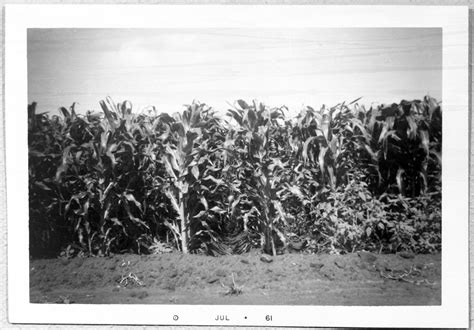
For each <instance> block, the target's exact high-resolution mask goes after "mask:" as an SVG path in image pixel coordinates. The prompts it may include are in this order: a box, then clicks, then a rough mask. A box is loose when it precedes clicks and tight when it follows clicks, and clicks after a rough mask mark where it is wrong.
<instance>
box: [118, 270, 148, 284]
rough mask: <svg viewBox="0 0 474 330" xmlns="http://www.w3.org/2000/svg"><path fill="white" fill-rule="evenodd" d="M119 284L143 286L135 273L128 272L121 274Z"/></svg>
mask: <svg viewBox="0 0 474 330" xmlns="http://www.w3.org/2000/svg"><path fill="white" fill-rule="evenodd" d="M119 284H120V285H123V286H124V287H127V286H129V285H135V286H143V282H142V281H140V280H139V279H138V277H137V275H135V274H133V273H129V274H128V275H122V278H121V279H120V281H119Z"/></svg>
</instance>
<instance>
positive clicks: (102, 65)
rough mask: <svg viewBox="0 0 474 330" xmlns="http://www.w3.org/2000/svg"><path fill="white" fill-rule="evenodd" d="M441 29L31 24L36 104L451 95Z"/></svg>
mask: <svg viewBox="0 0 474 330" xmlns="http://www.w3.org/2000/svg"><path fill="white" fill-rule="evenodd" d="M441 56H442V33H441V29H438V28H428V29H422V28H390V29H387V28H385V29H383V28H370V29H368V28H364V29H362V28H357V29H356V28H351V29H328V28H324V29H323V28H307V29H256V28H248V29H242V28H239V29H149V30H143V29H29V30H28V102H30V103H31V102H32V101H36V102H38V110H39V111H41V112H42V111H53V112H55V111H56V110H57V109H58V108H59V107H60V106H66V107H68V106H70V105H71V104H72V103H73V102H78V103H79V106H78V108H79V109H80V111H81V112H85V111H86V110H99V101H100V100H101V99H104V98H105V97H106V96H111V97H112V98H113V99H114V100H115V101H116V102H119V101H123V100H126V99H127V100H130V101H131V102H132V103H133V105H134V107H136V108H137V110H139V108H141V107H144V106H146V105H155V106H157V107H158V109H159V110H160V111H166V112H175V111H178V110H181V109H182V105H183V104H189V103H191V102H192V101H193V100H198V101H201V102H205V103H207V104H209V105H211V106H213V107H214V108H216V109H218V110H226V109H228V108H229V106H228V103H227V102H229V103H233V102H234V101H235V100H237V99H245V100H247V101H251V100H252V99H257V100H259V101H262V102H264V103H265V104H267V105H270V106H281V105H286V106H288V107H289V108H290V110H291V112H296V111H299V110H300V109H301V107H302V106H303V105H311V106H313V107H319V106H320V105H321V104H327V105H334V104H336V103H339V102H342V101H352V100H353V99H356V98H358V97H363V98H362V100H361V101H360V102H361V103H364V104H368V105H370V104H371V103H373V102H374V103H387V102H398V101H400V100H401V99H414V98H422V97H423V96H424V95H426V94H429V95H431V96H433V97H436V98H437V99H439V100H440V99H441V72H442V70H441V68H442V59H441Z"/></svg>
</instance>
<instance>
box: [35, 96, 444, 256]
mask: <svg viewBox="0 0 474 330" xmlns="http://www.w3.org/2000/svg"><path fill="white" fill-rule="evenodd" d="M100 106H101V110H102V112H100V113H99V112H90V111H89V112H87V113H86V114H84V115H81V114H78V113H76V111H75V104H73V105H72V106H71V107H70V108H68V109H66V108H60V113H59V114H58V115H49V114H47V113H46V114H45V113H43V114H37V113H36V104H35V103H33V104H31V105H29V106H28V147H29V216H30V218H29V232H30V234H29V235H30V254H31V255H32V256H35V257H43V256H58V255H59V254H60V253H67V254H71V255H77V254H83V255H109V254H112V253H122V252H135V253H152V251H157V250H159V249H160V247H161V248H166V249H171V250H179V251H181V252H182V253H204V254H209V255H219V254H238V253H243V252H246V251H248V250H250V249H251V248H259V249H261V250H262V251H263V252H265V253H268V254H272V255H276V254H279V253H285V252H287V251H290V250H291V249H292V247H294V246H299V248H298V250H304V251H306V252H308V253H348V252H354V251H359V250H367V251H377V252H381V253H391V252H397V251H404V250H406V251H413V252H416V253H428V252H434V251H439V250H440V249H441V164H442V163H441V152H442V150H441V146H442V110H441V107H440V104H439V103H438V102H437V101H436V100H434V99H433V98H430V97H428V96H427V97H424V98H423V100H415V101H401V102H400V103H399V104H392V105H390V106H379V107H375V108H370V109H367V108H365V107H364V106H360V105H358V103H357V100H356V101H354V102H352V103H350V104H345V103H342V104H338V105H336V106H334V107H331V108H329V107H322V108H321V109H319V110H316V109H313V108H311V107H306V108H304V109H302V111H301V112H300V113H299V114H298V115H297V116H296V117H294V118H290V117H289V116H288V115H287V113H288V110H287V109H286V108H285V107H280V108H270V107H268V106H265V105H264V104H261V103H257V102H252V103H246V102H245V101H243V100H239V101H237V102H236V103H235V107H234V108H232V109H229V110H228V111H227V113H226V114H225V115H222V114H219V113H216V112H214V111H213V109H212V108H210V107H209V106H207V105H206V104H199V103H193V104H191V105H189V106H186V107H185V109H184V110H183V111H182V112H180V113H174V114H168V113H159V112H158V111H157V110H156V109H155V108H153V107H150V108H148V109H146V110H144V111H143V112H142V113H134V112H133V111H132V104H131V103H130V102H128V101H126V102H123V103H119V104H116V103H114V102H113V101H112V100H111V99H110V98H107V99H106V100H104V101H101V102H100Z"/></svg>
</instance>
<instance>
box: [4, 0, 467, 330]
mask: <svg viewBox="0 0 474 330" xmlns="http://www.w3.org/2000/svg"><path fill="white" fill-rule="evenodd" d="M5 7H6V10H5V140H6V179H7V191H8V195H7V214H8V217H7V224H8V240H7V244H8V291H7V292H8V316H9V321H10V322H12V323H51V324H62V323H68V324H169V325H177V326H182V325H219V326H223V325H234V326H236V325H239V326H298V327H300V326H324V327H334V326H339V327H349V326H354V327H374V326H377V327H468V326H469V286H468V283H469V282H468V281H469V278H468V259H469V254H468V233H469V230H468V219H469V213H468V212H469V207H468V205H469V194H468V187H469V186H468V185H469V174H468V169H469V167H468V160H469V145H468V141H469V117H468V109H469V104H468V96H469V86H468V7H461V6H317V5H271V6H270V5H6V6H5ZM249 26H252V27H255V28H271V27H278V28H285V27H288V28H296V27H300V28H301V27H328V28H329V27H331V28H337V27H341V28H342V27H344V28H351V27H353V28H357V27H373V28H377V27H380V28H381V27H392V28H393V27H407V28H408V27H410V28H416V27H420V28H426V27H433V28H442V31H443V52H442V61H443V70H442V95H443V96H442V107H443V165H442V166H443V172H442V181H443V187H442V196H443V201H442V304H441V305H440V306H394V307H392V306H370V307H354V306H273V305H268V306H242V305H238V306H235V305H233V306H224V305H119V304H117V305H98V304H90V305H79V304H77V305H75V304H71V305H59V304H31V303H30V302H29V301H30V295H29V288H30V283H29V253H28V244H29V241H28V146H27V135H28V134H27V112H26V105H27V103H28V99H27V86H28V84H27V29H28V28H192V27H195V28H212V27H215V28H224V27H228V28H230V27H233V28H238V27H249ZM218 314H219V315H227V316H228V319H230V321H227V322H225V321H215V320H214V319H215V317H216V315H218ZM174 315H178V320H177V321H175V320H174V319H173V316H174ZM266 315H272V316H273V317H272V321H267V320H266V319H265V316H266ZM244 316H247V318H246V319H244Z"/></svg>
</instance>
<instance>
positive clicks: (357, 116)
mask: <svg viewBox="0 0 474 330" xmlns="http://www.w3.org/2000/svg"><path fill="white" fill-rule="evenodd" d="M184 7H186V6H184ZM244 7H245V6H244ZM201 8H202V7H201ZM244 9H245V8H244ZM438 9H439V15H441V14H442V13H443V11H442V9H441V8H438ZM173 10H175V11H173V12H179V9H176V8H174V9H173ZM183 10H186V9H183ZM260 11H262V12H263V11H265V9H264V8H263V9H262V8H260ZM280 13H281V12H280ZM434 13H436V11H434ZM453 13H454V11H453ZM222 14H224V13H222ZM220 15H221V14H220V13H219V10H216V16H220ZM433 16H434V17H437V16H436V15H433ZM454 16H455V15H454ZM296 17H297V16H296ZM294 19H297V18H294ZM428 19H429V18H428ZM466 24H467V21H466ZM105 25H106V26H104V27H100V26H96V27H94V26H77V27H74V26H64V25H63V26H61V25H59V26H57V27H47V26H41V25H36V26H35V25H33V24H32V26H28V27H27V28H26V29H25V30H24V37H25V39H26V40H24V41H25V43H26V44H24V45H23V47H24V48H23V50H24V51H26V63H25V64H26V67H24V71H23V72H25V73H26V77H25V78H26V79H25V80H24V81H25V83H26V84H24V86H25V87H26V91H25V92H26V94H25V95H26V98H27V100H26V102H25V103H24V104H23V108H24V111H23V112H24V114H23V115H22V116H21V119H22V120H24V121H25V122H24V123H23V127H24V131H23V132H21V135H22V141H23V142H25V143H27V145H26V146H25V149H24V150H25V151H24V152H23V151H22V152H23V153H24V154H25V156H24V158H23V159H26V162H24V163H23V164H22V166H21V169H22V171H25V169H26V172H25V173H22V174H21V175H22V177H24V178H26V180H24V181H23V182H25V181H26V182H25V183H26V187H25V188H23V190H22V191H23V192H26V193H27V195H26V196H23V200H24V201H27V205H26V204H24V205H23V209H24V211H23V214H26V215H27V219H24V221H25V222H24V225H23V227H22V228H26V229H27V232H24V233H23V234H22V235H23V236H24V237H23V240H24V241H25V242H26V245H27V247H26V249H25V250H24V251H25V252H26V253H27V256H25V259H27V264H28V266H27V273H26V274H25V275H24V276H25V278H26V279H27V283H26V285H27V287H26V288H24V289H25V290H26V291H25V292H27V299H28V301H27V302H26V303H27V304H28V305H29V306H33V307H32V308H35V307H34V306H39V308H41V306H53V307H54V306H59V305H60V306H63V307H61V308H68V307H69V306H72V307H73V306H88V307H87V308H89V310H93V309H90V308H93V307H94V306H101V305H102V306H111V305H117V306H119V307H124V306H134V305H135V306H138V307H140V306H143V305H149V306H150V307H154V308H156V310H157V311H159V310H160V306H166V307H167V308H169V310H173V308H174V307H179V306H181V305H187V306H188V307H189V309H190V310H192V306H201V305H205V306H211V308H210V310H211V311H212V306H216V307H217V306H218V307H219V308H220V310H219V312H214V313H213V314H212V315H209V322H208V323H207V324H220V325H226V324H233V325H239V324H241V325H246V324H254V323H252V320H249V319H248V318H251V316H250V314H248V315H247V314H245V313H244V314H241V315H240V314H239V315H238V316H236V315H231V314H232V309H229V310H228V311H227V312H226V311H225V308H226V307H231V306H250V307H249V308H250V310H251V308H252V307H251V306H256V307H262V306H267V307H269V308H272V306H274V307H275V308H277V307H278V306H281V307H284V306H295V308H296V307H297V306H305V307H307V308H310V307H316V308H317V307H318V306H319V307H321V306H325V307H329V306H334V307H357V306H358V307H388V308H392V307H403V308H406V309H409V308H410V306H412V307H425V308H427V309H428V310H429V308H430V307H436V308H443V307H445V306H447V305H446V303H447V302H449V301H450V299H451V298H449V299H446V297H447V296H446V295H445V292H446V288H447V287H446V286H445V283H446V282H448V281H449V282H450V283H451V282H452V281H453V275H452V272H450V271H449V269H448V270H447V269H446V267H447V266H448V265H449V264H447V263H446V258H445V253H446V251H448V252H449V251H450V250H449V249H452V248H451V246H452V244H453V242H449V240H450V238H448V239H446V237H447V236H446V235H447V234H445V231H447V232H448V233H451V234H450V235H452V234H453V229H451V228H452V227H449V228H448V227H447V223H450V222H451V225H450V226H453V227H455V226H456V225H455V219H452V218H453V217H454V216H455V213H453V207H452V206H451V207H450V206H447V203H448V201H451V200H453V199H454V197H455V196H454V195H453V193H452V191H453V189H451V190H448V188H446V185H448V186H451V184H453V183H452V182H456V184H457V185H458V186H456V187H457V188H456V189H457V191H459V192H460V191H462V189H464V188H463V187H464V186H463V184H462V182H460V181H462V180H459V178H460V177H462V175H463V174H464V173H466V174H467V162H466V163H463V159H464V158H462V157H463V156H459V155H457V154H456V153H459V152H462V151H463V150H464V149H463V148H464V146H466V150H467V139H466V141H464V142H462V143H461V144H459V145H456V144H453V142H454V141H453V136H454V138H455V137H456V135H459V136H465V137H467V134H465V133H466V132H467V122H466V123H465V126H466V127H465V128H463V127H461V128H459V131H458V132H455V131H452V128H453V122H454V121H455V120H454V118H453V116H455V115H458V114H460V115H461V118H462V116H464V115H465V116H466V117H465V118H467V108H461V107H462V106H463V104H464V103H463V102H464V98H460V99H459V103H454V104H455V105H454V106H453V102H452V99H449V96H447V95H448V94H449V93H451V92H452V88H453V87H452V86H451V87H450V86H447V84H446V82H445V80H444V79H448V77H447V76H446V73H445V72H446V57H445V56H446V54H447V53H446V47H447V46H448V47H449V45H450V44H449V36H451V37H452V35H448V38H447V37H446V30H444V29H443V26H441V24H440V26H436V25H430V24H426V26H423V24H421V26H418V25H414V26H410V25H409V24H401V26H396V25H395V24H392V25H390V24H389V25H388V26H377V25H376V24H374V26H360V25H357V24H354V26H350V25H347V24H346V25H344V24H341V26H334V25H330V26H311V25H308V26H304V25H302V24H300V25H294V26H282V27H279V26H277V25H275V24H269V25H268V26H265V25H264V24H255V25H254V26H252V25H246V24H235V23H233V24H228V26H225V25H219V24H216V26H212V24H211V25H210V26H206V25H205V24H204V25H198V26H186V25H182V26H179V24H178V25H170V26H151V27H144V26H140V27H137V26H133V24H131V25H130V27H124V26H123V25H120V26H115V27H111V26H110V24H105ZM7 31H8V30H7ZM456 33H459V31H455V32H454V34H456ZM456 45H457V44H455V46H456ZM466 45H467V41H466ZM466 51H467V48H466ZM7 60H8V57H7ZM466 65H467V64H466ZM461 66H462V65H461ZM7 68H8V67H7ZM452 70H453V71H456V70H457V69H456V67H453V69H452ZM466 77H467V76H466ZM460 86H461V87H463V85H462V84H461V85H460ZM466 86H467V82H466ZM466 91H467V87H466ZM457 92H459V93H461V92H462V89H457ZM466 94H467V93H466ZM7 97H8V91H7ZM22 100H25V98H22ZM466 100H467V96H466ZM7 105H8V104H7ZM460 108H461V109H460ZM26 110H27V111H26ZM7 111H8V110H7ZM15 111H16V112H18V113H19V112H22V110H21V109H15ZM446 111H447V112H448V115H446ZM453 111H456V112H455V113H453ZM447 118H449V119H447ZM8 119H9V118H8V116H7V119H6V125H7V127H9V126H8V125H9V122H8ZM456 122H458V120H456ZM447 127H448V128H449V129H451V131H449V132H447V130H448V128H447ZM463 134H465V135H463ZM7 138H8V135H7ZM453 146H456V148H458V149H456V148H454V149H453ZM7 147H8V146H7ZM20 150H21V149H20ZM7 152H14V151H13V150H11V149H10V150H8V151H7ZM465 156H466V157H467V154H466V155H465ZM457 157H461V158H457ZM7 159H8V157H7ZM448 159H449V160H448ZM466 159H467V158H466ZM453 161H454V164H455V165H454V167H453V165H452V164H453ZM448 162H451V163H448ZM456 163H457V166H459V167H458V172H457V175H458V176H456V173H453V170H454V172H455V171H456ZM19 168H20V167H19ZM19 168H18V171H19ZM7 175H8V172H7ZM26 175H27V177H26ZM451 175H454V176H451ZM466 179H467V177H466ZM451 187H452V188H455V186H454V184H453V186H451ZM466 187H467V186H466ZM8 188H9V189H10V186H9V187H8ZM454 191H456V190H454ZM466 191H467V188H466ZM9 193H10V192H9ZM466 197H467V196H466ZM463 201H464V199H460V200H458V201H457V202H458V205H461V207H466V211H467V201H466V203H465V205H464V204H463ZM454 203H456V202H454ZM26 209H27V210H26ZM459 221H463V222H462V223H461V224H460V226H459V228H464V227H463V226H467V216H466V217H464V215H461V216H459ZM466 228H467V227H466ZM455 230H457V229H455ZM454 234H455V233H454ZM449 237H452V236H449ZM460 242H461V244H464V243H463V242H464V240H463V238H462V237H461V238H460ZM466 242H467V240H466ZM454 243H455V242H454ZM461 246H462V245H460V246H459V247H461ZM466 246H467V245H466ZM451 251H452V250H451ZM459 256H460V255H459ZM452 261H453V262H454V259H452ZM448 267H449V266H448ZM459 269H461V270H463V269H464V268H462V264H461V268H459ZM451 270H453V268H451ZM461 273H462V272H461ZM461 273H460V274H461ZM466 275H467V272H466ZM462 283H464V282H462V281H461V282H459V283H458V284H459V285H461V284H462ZM448 285H452V284H448ZM453 292H454V291H453ZM456 292H459V291H456ZM457 297H459V299H460V300H459V303H460V304H461V305H462V303H463V301H464V300H463V299H464V298H463V297H460V296H457ZM466 297H467V293H466ZM64 305H68V306H64ZM264 314H265V315H263V314H262V315H261V316H259V317H260V318H261V319H262V320H259V321H258V322H260V321H262V322H263V321H265V322H267V323H266V324H267V325H272V324H273V323H272V321H273V319H274V318H275V317H276V318H279V321H278V322H279V323H278V322H277V323H276V324H279V325H282V324H285V322H284V321H281V315H278V314H277V313H276V312H267V313H264ZM184 315H185V314H183V312H182V311H181V312H180V313H178V312H176V313H174V314H173V313H172V316H173V318H169V320H167V321H166V322H165V323H168V324H173V321H175V324H179V323H176V322H177V321H180V318H181V320H182V319H183V318H184ZM254 318H255V317H254ZM240 319H241V321H242V322H244V323H238V322H240ZM247 320H248V322H250V323H245V322H247ZM230 321H233V322H230ZM136 322H138V323H141V321H140V320H136ZM183 322H186V321H183ZM226 322H227V323H226ZM254 322H256V321H254ZM258 322H257V323H258ZM99 323H101V322H99ZM204 324H206V323H204ZM363 324H365V323H363Z"/></svg>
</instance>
